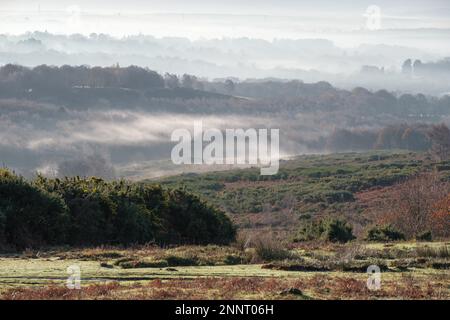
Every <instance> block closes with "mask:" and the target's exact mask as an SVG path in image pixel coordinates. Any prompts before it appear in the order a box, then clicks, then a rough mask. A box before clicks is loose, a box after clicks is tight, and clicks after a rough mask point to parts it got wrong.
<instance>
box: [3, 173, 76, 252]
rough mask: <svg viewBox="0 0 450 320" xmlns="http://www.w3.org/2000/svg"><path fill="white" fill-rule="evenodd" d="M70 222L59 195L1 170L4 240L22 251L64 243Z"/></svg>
mask: <svg viewBox="0 0 450 320" xmlns="http://www.w3.org/2000/svg"><path fill="white" fill-rule="evenodd" d="M68 221H69V216H68V210H67V207H66V206H65V204H64V201H63V199H62V198H61V197H60V196H59V195H58V194H55V193H52V192H48V191H46V190H43V189H41V188H39V187H38V186H36V185H33V184H30V183H28V182H27V181H25V180H24V179H22V178H21V177H18V176H16V175H14V174H12V173H10V172H9V171H6V170H0V240H1V239H3V241H5V242H6V244H8V245H11V246H14V247H16V248H18V249H24V248H28V247H29V248H32V247H36V246H41V245H53V244H59V243H63V242H64V241H65V240H66V231H67V228H66V227H67V224H68Z"/></svg>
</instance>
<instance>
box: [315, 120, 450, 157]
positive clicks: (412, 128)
mask: <svg viewBox="0 0 450 320" xmlns="http://www.w3.org/2000/svg"><path fill="white" fill-rule="evenodd" d="M447 144H449V145H450V131H449V129H448V127H447V126H445V125H444V124H441V125H426V124H414V125H407V124H399V125H390V126H386V127H384V128H382V129H379V130H358V129H353V130H349V129H336V130H334V132H333V133H331V134H330V135H329V136H328V137H321V138H320V139H318V140H317V141H314V142H313V143H310V146H311V148H319V149H320V148H322V149H327V150H329V151H365V150H371V149H405V150H411V151H427V150H431V149H432V148H433V146H436V145H439V146H440V148H444V147H446V145H447Z"/></svg>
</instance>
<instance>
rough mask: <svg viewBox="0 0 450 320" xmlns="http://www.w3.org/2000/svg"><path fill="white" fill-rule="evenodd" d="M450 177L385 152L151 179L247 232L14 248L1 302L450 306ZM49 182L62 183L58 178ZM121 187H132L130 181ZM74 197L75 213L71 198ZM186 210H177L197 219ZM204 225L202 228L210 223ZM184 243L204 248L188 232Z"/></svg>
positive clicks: (2, 260)
mask: <svg viewBox="0 0 450 320" xmlns="http://www.w3.org/2000/svg"><path fill="white" fill-rule="evenodd" d="M449 173H450V165H449V164H448V163H447V162H436V161H435V160H432V158H431V157H430V156H429V155H428V154H423V153H409V152H400V151H399V152H381V151H380V152H370V153H361V154H357V153H347V154H333V155H316V156H301V157H298V158H295V159H292V160H289V161H284V162H283V163H282V165H281V169H280V172H279V173H278V174H277V175H276V176H272V177H264V176H260V175H259V170H258V169H256V168H255V169H241V170H232V171H226V172H213V173H204V174H185V175H180V176H174V177H167V178H163V179H161V180H159V181H146V182H143V185H144V186H148V188H150V189H149V190H155V188H157V187H156V186H155V184H156V183H160V184H161V186H162V189H156V190H159V191H158V193H157V194H158V195H159V196H161V197H163V195H164V194H165V192H167V196H168V197H169V198H168V199H172V200H173V201H180V198H179V196H178V197H175V195H176V193H173V192H174V191H170V190H179V189H180V188H181V190H183V189H184V190H189V191H190V192H193V193H194V194H196V195H198V196H199V200H195V199H196V198H189V197H188V198H186V199H191V200H192V199H194V200H195V201H194V200H192V201H194V203H197V204H198V205H199V207H198V208H199V210H204V213H203V214H204V215H208V214H211V218H212V217H220V215H218V212H216V211H208V210H209V209H208V208H209V207H207V206H205V207H203V206H200V204H201V203H203V201H207V202H209V203H211V204H213V206H214V207H217V208H220V209H221V210H223V212H225V214H226V216H228V217H230V219H231V221H233V222H234V224H235V225H236V226H237V230H236V231H237V232H236V235H235V237H234V239H232V240H230V239H231V238H227V239H228V240H227V241H225V240H224V238H220V241H225V242H227V244H207V243H204V244H201V245H194V244H190V245H180V244H170V243H167V244H164V243H163V242H164V239H165V238H164V237H163V236H161V240H160V241H157V242H158V243H157V242H154V243H153V244H152V243H151V241H147V242H148V244H139V245H138V244H133V243H130V244H128V245H127V246H122V245H114V244H112V245H107V244H102V245H77V243H76V242H75V243H69V244H67V245H61V244H59V245H50V246H46V247H44V248H46V249H42V248H34V249H33V248H24V247H23V248H22V249H20V250H9V251H5V253H3V254H2V255H1V257H0V298H1V299H391V298H394V299H449V298H450V270H449V268H450V242H449V241H448V240H446V239H448V235H447V233H446V232H448V225H445V223H448V222H449V220H448V211H445V212H444V215H443V216H442V215H438V214H437V213H440V212H441V211H440V206H439V205H438V204H439V203H440V202H442V201H444V202H443V203H444V204H446V202H445V200H446V197H445V195H447V194H448V190H447V189H445V188H446V186H447V184H446V183H447V180H448V174H449ZM429 176H432V177H433V178H432V179H431V178H429ZM417 179H419V180H417ZM68 181H72V182H70V183H71V186H72V187H74V185H76V184H75V183H74V182H73V180H68ZM60 183H62V182H60ZM66 183H69V182H67V181H66ZM97 183H100V182H98V181H97ZM41 184H42V185H43V186H47V187H46V188H47V189H48V185H52V186H53V187H54V185H53V184H52V183H51V181H50V182H49V181H47V180H45V181H43V182H41ZM417 185H420V186H422V187H421V188H416V187H415V186H417ZM82 186H83V188H87V189H89V188H91V187H93V188H99V185H98V184H94V185H93V186H92V185H89V184H84V183H83V184H82ZM107 186H109V185H103V188H110V187H111V186H109V187H107ZM112 186H114V188H118V189H117V190H122V189H121V188H122V186H121V185H120V184H119V186H118V185H112ZM405 186H406V187H407V188H406V190H409V192H412V191H417V192H418V193H414V194H413V195H412V196H411V197H413V198H417V195H419V197H421V199H422V200H423V201H421V202H420V205H418V206H417V204H416V205H415V204H414V203H410V202H411V201H408V199H410V198H408V195H409V193H402V190H403V188H404V187H405ZM436 186H437V187H438V188H439V189H442V190H443V194H444V196H443V197H442V198H441V199H438V200H436V201H435V200H433V199H429V194H428V193H429V192H430V190H431V191H433V189H432V188H434V187H436ZM423 187H425V188H423ZM130 188H131V187H130ZM136 188H137V189H136V190H138V191H139V190H140V189H139V188H138V187H136ZM131 189H132V188H131ZM416 189H417V190H416ZM107 190H110V189H107ZM132 190H134V189H132ZM144 190H147V189H144ZM163 190H167V191H163ZM138 191H135V192H138ZM72 192H74V191H73V190H72ZM84 192H88V191H87V190H85V191H84ZM139 192H141V191H139ZM152 192H153V191H152ZM420 192H422V193H420ZM132 194H134V193H132ZM138 194H139V193H137V194H136V195H135V196H136V197H137V195H138ZM181 194H183V193H181ZM432 194H433V196H436V195H437V194H438V193H437V192H434V191H433V192H432ZM63 196H64V199H66V202H67V203H68V205H69V206H70V205H71V202H69V200H68V199H69V196H68V195H67V192H66V193H63ZM90 197H92V195H90ZM155 199H156V198H155V197H154V198H153V201H155ZM162 199H166V198H164V197H163V198H162ZM186 199H185V200H186ZM191 200H189V201H191ZM425 200H427V201H428V200H429V201H430V203H431V202H432V204H431V207H427V205H428V204H427V203H428V202H427V201H425ZM162 202H163V201H162V200H161V203H162ZM177 203H178V202H177ZM183 203H184V202H180V203H178V205H179V206H178V207H175V209H176V210H175V209H174V208H172V209H173V210H175V211H176V212H177V213H178V212H184V213H185V214H193V213H192V211H189V210H188V209H186V208H185V205H186V203H184V204H183ZM189 203H191V202H189ZM393 203H397V206H395V205H394V204H393ZM408 205H409V206H408ZM412 208H416V209H417V208H419V209H420V210H422V211H421V212H424V215H426V214H428V212H431V213H430V219H428V220H426V221H427V222H426V223H425V222H423V223H422V224H420V225H419V227H418V228H415V225H414V224H413V222H412V221H410V220H405V219H404V216H402V215H401V214H400V213H402V212H408V213H410V212H411V210H412ZM430 208H431V209H430ZM169 209H170V208H168V209H166V210H168V211H163V209H161V210H162V211H161V212H163V213H161V214H165V215H169V218H167V219H168V221H169V222H170V221H171V220H170V215H173V214H175V213H173V212H172V211H170V210H169ZM71 210H72V211H73V212H75V211H74V210H75V209H73V208H72V209H71ZM211 210H212V209H211ZM175 211H174V212H175ZM390 211H395V212H397V213H399V214H398V215H395V214H394V215H392V214H388V213H390ZM171 212H172V213H171ZM202 212H203V211H202ZM435 213H436V214H435ZM156 214H157V212H156ZM175 217H176V216H175ZM193 217H196V218H195V219H197V220H198V221H201V215H198V216H193ZM438 218H440V219H441V220H433V219H438ZM442 219H443V220H442ZM424 221H425V220H424ZM172 223H173V222H172ZM112 225H113V226H114V223H112ZM442 227H443V228H444V229H442ZM130 230H132V229H130ZM86 232H87V231H86ZM212 232H214V230H213V231H212ZM230 234H231V233H230ZM174 235H178V236H179V237H180V239H185V241H186V242H191V243H192V241H194V242H195V238H189V237H188V236H189V235H186V234H185V235H184V236H185V238H182V237H181V234H177V233H174V234H173V235H172V237H173V236H174ZM230 237H231V235H230ZM130 239H131V238H130ZM193 239H194V240H193ZM198 239H200V238H198ZM214 239H215V238H211V239H209V240H208V239H206V240H205V239H203V240H204V241H206V242H208V241H209V242H214V241H215V240H214ZM218 239H219V238H218ZM58 241H62V240H58ZM92 241H94V243H95V238H93V240H92ZM99 241H100V240H99ZM130 241H131V242H132V241H134V240H133V239H131V240H130ZM199 241H200V240H199ZM136 242H139V241H136ZM369 266H377V267H378V268H379V270H380V272H381V273H380V280H381V284H380V287H379V289H378V290H370V289H369V287H368V286H367V281H368V279H369V276H370V275H369V274H368V273H367V270H368V268H369ZM74 267H75V268H76V269H77V270H79V271H80V274H79V275H80V289H79V290H78V289H69V288H68V287H67V286H66V284H67V280H68V279H69V280H70V278H69V277H70V276H71V275H73V274H71V273H70V270H72V271H73V270H74V269H73V268H74ZM68 268H69V270H68ZM78 268H79V269H78ZM68 271H69V273H68ZM72 280H73V279H72Z"/></svg>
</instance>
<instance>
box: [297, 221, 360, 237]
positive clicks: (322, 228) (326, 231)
mask: <svg viewBox="0 0 450 320" xmlns="http://www.w3.org/2000/svg"><path fill="white" fill-rule="evenodd" d="M353 239H355V236H354V235H353V229H352V227H351V226H350V225H349V224H348V223H347V222H345V221H343V220H339V219H324V220H319V221H312V222H311V221H308V222H307V223H306V224H304V225H303V226H302V228H301V229H300V231H299V232H298V234H297V236H296V237H295V238H294V242H300V241H310V240H326V241H331V242H348V241H351V240H353Z"/></svg>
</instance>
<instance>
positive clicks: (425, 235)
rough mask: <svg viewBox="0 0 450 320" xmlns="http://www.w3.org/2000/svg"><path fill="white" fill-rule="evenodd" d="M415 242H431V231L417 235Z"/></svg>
mask: <svg viewBox="0 0 450 320" xmlns="http://www.w3.org/2000/svg"><path fill="white" fill-rule="evenodd" d="M416 240H417V241H432V240H433V235H432V233H431V231H425V232H422V233H421V234H418V235H417V236H416Z"/></svg>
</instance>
